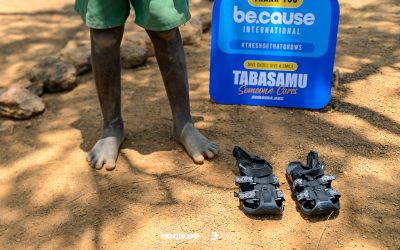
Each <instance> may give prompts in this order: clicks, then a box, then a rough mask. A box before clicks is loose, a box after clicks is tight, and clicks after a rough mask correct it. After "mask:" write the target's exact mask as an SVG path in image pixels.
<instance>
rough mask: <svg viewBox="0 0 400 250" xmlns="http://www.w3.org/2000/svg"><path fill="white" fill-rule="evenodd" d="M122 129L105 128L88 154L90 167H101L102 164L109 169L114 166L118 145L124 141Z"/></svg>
mask: <svg viewBox="0 0 400 250" xmlns="http://www.w3.org/2000/svg"><path fill="white" fill-rule="evenodd" d="M122 131H123V130H120V131H115V129H107V130H105V132H104V134H103V136H102V138H101V139H100V140H98V141H97V142H96V144H95V145H94V147H93V148H92V150H91V151H90V152H89V154H88V157H87V160H88V162H89V164H90V166H91V167H93V168H96V169H101V168H102V167H103V165H104V166H105V168H106V169H107V170H109V171H110V170H113V169H114V168H115V162H116V161H117V157H118V152H119V147H120V146H121V143H122V142H123V141H124V135H123V132H122Z"/></svg>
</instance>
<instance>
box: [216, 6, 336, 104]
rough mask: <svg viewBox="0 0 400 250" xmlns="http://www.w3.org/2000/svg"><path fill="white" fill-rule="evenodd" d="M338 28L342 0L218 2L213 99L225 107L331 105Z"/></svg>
mask: <svg viewBox="0 0 400 250" xmlns="http://www.w3.org/2000/svg"><path fill="white" fill-rule="evenodd" d="M338 24H339V4H338V1H337V0H318V1H315V0H216V1H215V2H214V9H213V22H212V41H211V70H210V95H211V98H212V99H213V100H214V101H215V102H216V103H220V104H245V105H260V106H277V107H293V108H310V109H319V108H322V107H324V106H326V105H327V104H328V102H329V100H330V96H331V87H332V86H331V85H332V74H333V65H334V60H335V51H336V39H337V32H338Z"/></svg>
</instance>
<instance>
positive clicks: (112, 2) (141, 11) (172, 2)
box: [75, 0, 190, 31]
mask: <svg viewBox="0 0 400 250" xmlns="http://www.w3.org/2000/svg"><path fill="white" fill-rule="evenodd" d="M131 5H132V7H133V8H134V9H135V14H136V19H135V22H136V23H137V24H138V25H139V26H142V27H143V28H145V29H148V30H154V31H164V30H170V29H173V28H176V27H178V26H180V25H182V24H184V23H186V22H187V21H189V19H190V12H189V0H75V10H76V11H77V12H78V13H79V14H80V16H81V17H82V19H83V22H84V23H85V24H86V26H88V27H90V28H94V29H106V28H112V27H117V26H121V25H123V24H124V23H125V21H126V19H127V18H128V16H129V13H130V8H131Z"/></svg>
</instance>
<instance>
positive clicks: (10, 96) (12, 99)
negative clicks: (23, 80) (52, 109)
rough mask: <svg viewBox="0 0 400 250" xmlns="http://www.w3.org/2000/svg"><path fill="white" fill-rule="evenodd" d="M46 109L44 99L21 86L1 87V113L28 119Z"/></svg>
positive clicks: (6, 115)
mask: <svg viewBox="0 0 400 250" xmlns="http://www.w3.org/2000/svg"><path fill="white" fill-rule="evenodd" d="M44 109H45V105H44V103H43V101H42V99H41V98H40V97H38V96H36V95H34V94H32V93H31V92H30V91H29V90H27V89H25V88H23V87H21V86H18V85H13V86H10V87H7V88H3V89H0V115H3V116H5V117H10V118H15V119H27V118H30V117H32V116H34V115H36V114H40V113H42V112H43V111H44Z"/></svg>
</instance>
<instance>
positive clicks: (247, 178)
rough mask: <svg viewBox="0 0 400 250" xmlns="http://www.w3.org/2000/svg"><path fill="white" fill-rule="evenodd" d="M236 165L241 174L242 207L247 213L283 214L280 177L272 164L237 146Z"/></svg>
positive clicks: (238, 182) (238, 181) (239, 177)
mask: <svg viewBox="0 0 400 250" xmlns="http://www.w3.org/2000/svg"><path fill="white" fill-rule="evenodd" d="M233 156H235V158H236V166H237V167H238V169H239V172H240V176H237V177H236V184H237V185H239V192H235V196H236V197H238V198H239V200H240V205H241V208H242V209H243V210H244V212H245V213H247V214H282V211H283V201H284V200H285V199H284V197H283V193H282V191H281V190H279V189H277V187H279V181H278V178H277V177H276V176H275V175H274V174H273V172H272V166H271V165H270V164H269V163H268V162H267V161H266V160H264V159H261V158H259V157H258V156H252V155H249V154H247V153H246V152H245V151H244V150H243V149H241V148H240V147H238V146H236V147H235V148H234V149H233Z"/></svg>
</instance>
